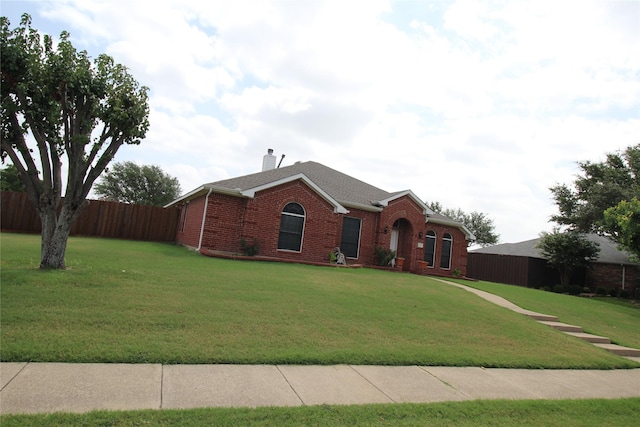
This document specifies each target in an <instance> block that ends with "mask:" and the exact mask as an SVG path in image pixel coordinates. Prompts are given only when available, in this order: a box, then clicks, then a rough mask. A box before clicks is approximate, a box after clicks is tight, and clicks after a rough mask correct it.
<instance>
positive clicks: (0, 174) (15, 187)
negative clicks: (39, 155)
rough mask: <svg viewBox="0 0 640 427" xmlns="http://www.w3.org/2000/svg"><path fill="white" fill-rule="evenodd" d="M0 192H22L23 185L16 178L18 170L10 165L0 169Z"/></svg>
mask: <svg viewBox="0 0 640 427" xmlns="http://www.w3.org/2000/svg"><path fill="white" fill-rule="evenodd" d="M0 190H2V191H24V184H22V182H20V178H19V177H18V169H17V168H16V167H15V166H14V165H12V164H9V165H7V167H6V168H4V169H0Z"/></svg>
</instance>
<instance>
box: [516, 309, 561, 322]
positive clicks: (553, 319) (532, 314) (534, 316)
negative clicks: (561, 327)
mask: <svg viewBox="0 0 640 427" xmlns="http://www.w3.org/2000/svg"><path fill="white" fill-rule="evenodd" d="M522 314H524V315H525V316H527V317H530V318H532V319H534V320H538V321H543V322H557V321H558V318H557V317H556V316H552V315H550V314H542V313H535V312H533V311H525V312H523V313H522Z"/></svg>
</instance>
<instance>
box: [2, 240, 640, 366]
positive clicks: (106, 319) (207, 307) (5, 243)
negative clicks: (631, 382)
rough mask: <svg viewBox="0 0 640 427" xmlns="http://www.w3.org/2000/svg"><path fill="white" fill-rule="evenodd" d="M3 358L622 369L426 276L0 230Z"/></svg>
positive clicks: (613, 360)
mask: <svg viewBox="0 0 640 427" xmlns="http://www.w3.org/2000/svg"><path fill="white" fill-rule="evenodd" d="M0 245H1V251H2V252H1V280H2V286H1V297H2V300H1V310H0V321H1V324H2V333H1V341H0V347H1V349H2V351H1V355H0V356H1V358H2V361H40V362H44V361H49V362H124V363H147V362H149V363H165V364H171V363H184V364H186V363H189V364H195V363H246V364H249V363H251V364H263V363H266V364H271V363H279V364H340V363H348V364H383V365H413V364H418V365H443V366H486V367H514V368H515V367H519V368H522V367H534V368H603V369H607V368H624V367H637V366H638V364H636V363H634V362H632V361H630V360H627V359H624V358H621V357H618V356H615V355H613V354H611V353H608V352H606V351H604V350H601V349H598V348H596V347H594V346H592V345H590V344H587V343H585V342H583V341H581V340H578V339H575V338H572V337H569V336H567V335H565V334H562V333H560V332H557V331H554V330H552V329H551V328H548V327H546V326H543V325H540V324H539V323H537V322H535V321H532V320H530V319H528V318H526V317H524V316H521V315H518V314H516V313H513V312H511V311H509V310H506V309H503V308H500V307H498V306H495V305H493V304H491V303H489V302H487V301H484V300H483V299H481V298H478V297H477V296H475V295H473V294H471V293H469V292H466V291H464V290H461V289H458V288H455V287H453V286H450V285H446V284H442V283H440V282H437V281H434V280H432V279H429V278H427V277H422V276H417V275H411V274H400V273H391V272H385V271H379V270H374V269H342V268H332V267H315V266H306V265H297V264H283V263H266V262H256V261H233V260H223V259H214V258H207V257H203V256H200V255H198V254H196V253H193V252H191V251H188V250H187V249H184V248H180V247H176V246H174V245H170V244H158V243H148V242H132V241H121V240H108V239H96V238H71V239H70V240H69V246H68V250H67V265H68V269H67V270H65V271H40V270H38V269H37V266H38V263H39V245H40V240H39V236H33V235H18V234H8V233H2V234H0Z"/></svg>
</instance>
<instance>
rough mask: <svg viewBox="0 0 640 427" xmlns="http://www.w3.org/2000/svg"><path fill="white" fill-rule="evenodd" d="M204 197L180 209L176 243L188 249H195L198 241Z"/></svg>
mask: <svg viewBox="0 0 640 427" xmlns="http://www.w3.org/2000/svg"><path fill="white" fill-rule="evenodd" d="M204 203H205V196H203V197H200V198H198V199H195V200H192V201H191V202H189V203H187V204H186V205H182V207H181V209H180V220H179V221H180V222H179V223H178V232H177V233H176V242H177V243H178V244H179V245H184V246H187V247H190V248H197V247H198V243H199V240H200V229H201V224H202V212H203V210H204Z"/></svg>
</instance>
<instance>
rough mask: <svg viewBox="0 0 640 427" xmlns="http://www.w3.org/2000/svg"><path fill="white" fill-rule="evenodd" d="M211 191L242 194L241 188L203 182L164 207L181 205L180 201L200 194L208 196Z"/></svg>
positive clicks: (231, 194)
mask: <svg viewBox="0 0 640 427" xmlns="http://www.w3.org/2000/svg"><path fill="white" fill-rule="evenodd" d="M211 192H214V193H220V194H228V195H230V196H242V193H241V191H240V189H239V188H234V189H230V188H226V187H218V186H216V185H211V184H203V185H201V186H200V187H198V188H196V189H195V190H191V191H189V192H188V193H187V194H185V195H183V196H180V197H179V198H177V199H175V200H174V201H173V202H171V203H169V204H167V205H165V206H164V207H165V208H169V207H171V206H175V205H179V204H180V203H183V202H188V201H189V200H193V199H195V198H198V197H200V196H204V195H205V194H206V195H207V196H208V195H209V194H211ZM207 193H209V194H207Z"/></svg>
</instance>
